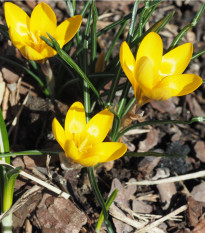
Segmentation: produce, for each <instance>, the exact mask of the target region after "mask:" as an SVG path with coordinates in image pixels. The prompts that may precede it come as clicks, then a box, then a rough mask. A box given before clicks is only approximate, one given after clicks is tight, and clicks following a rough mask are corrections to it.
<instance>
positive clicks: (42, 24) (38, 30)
mask: <svg viewBox="0 0 205 233" xmlns="http://www.w3.org/2000/svg"><path fill="white" fill-rule="evenodd" d="M56 25H57V19H56V15H55V13H54V12H53V10H52V9H51V7H50V6H49V5H47V4H45V3H43V2H42V3H39V4H38V5H37V6H36V7H35V8H34V9H33V11H32V14H31V20H30V32H31V33H34V36H35V37H36V39H37V40H40V38H39V37H40V36H46V37H48V36H47V33H46V32H48V33H49V34H51V35H54V33H55V30H56Z"/></svg>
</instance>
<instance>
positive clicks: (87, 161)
mask: <svg viewBox="0 0 205 233" xmlns="http://www.w3.org/2000/svg"><path fill="white" fill-rule="evenodd" d="M77 163H79V164H81V165H82V166H84V167H94V166H95V165H97V164H98V163H99V157H98V156H91V157H88V158H81V159H79V160H78V161H77Z"/></svg>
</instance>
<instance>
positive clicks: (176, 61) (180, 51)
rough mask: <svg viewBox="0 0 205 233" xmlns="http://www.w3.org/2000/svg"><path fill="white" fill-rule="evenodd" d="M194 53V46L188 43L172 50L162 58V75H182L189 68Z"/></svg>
mask: <svg viewBox="0 0 205 233" xmlns="http://www.w3.org/2000/svg"><path fill="white" fill-rule="evenodd" d="M192 53H193V45H192V44H191V43H186V44H183V45H181V46H178V47H177V48H175V49H173V50H171V51H170V52H168V53H167V54H165V55H164V56H163V57H162V63H161V66H160V75H162V76H168V75H178V74H182V73H183V72H184V70H185V69H186V67H187V66H188V64H189V62H190V59H191V57H192Z"/></svg>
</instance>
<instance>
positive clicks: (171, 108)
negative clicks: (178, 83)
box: [150, 98, 176, 114]
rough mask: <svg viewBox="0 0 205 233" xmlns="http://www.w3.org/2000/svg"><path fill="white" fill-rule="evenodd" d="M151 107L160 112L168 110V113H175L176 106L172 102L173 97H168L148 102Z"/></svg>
mask: <svg viewBox="0 0 205 233" xmlns="http://www.w3.org/2000/svg"><path fill="white" fill-rule="evenodd" d="M150 104H151V105H152V107H153V108H155V109H157V110H158V111H160V112H161V113H165V112H168V113H170V114H176V106H175V103H174V98H171V99H168V100H166V101H155V100H152V101H151V102H150Z"/></svg>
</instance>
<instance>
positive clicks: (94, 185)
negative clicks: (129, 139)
mask: <svg viewBox="0 0 205 233" xmlns="http://www.w3.org/2000/svg"><path fill="white" fill-rule="evenodd" d="M87 170H88V177H89V180H90V184H91V186H92V189H93V192H94V194H95V197H96V198H97V200H98V203H99V204H100V206H101V208H102V210H103V215H104V218H105V219H104V222H105V225H106V227H107V231H108V233H114V231H113V229H112V225H111V223H110V221H109V219H108V218H109V215H108V212H107V210H106V205H105V203H104V200H103V198H102V195H101V193H100V190H99V188H98V185H97V181H96V178H95V175H94V168H93V167H88V168H87Z"/></svg>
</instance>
